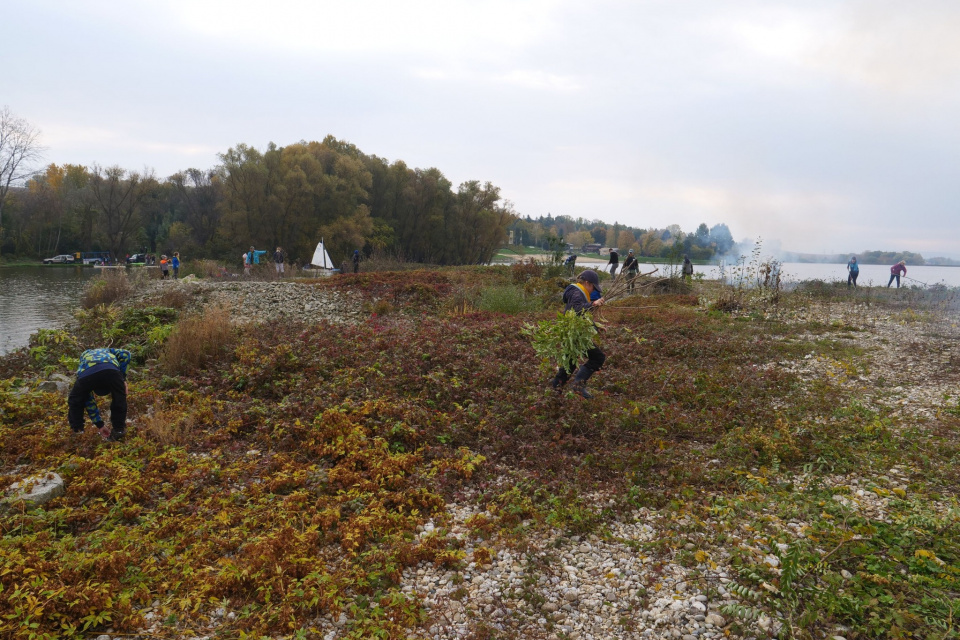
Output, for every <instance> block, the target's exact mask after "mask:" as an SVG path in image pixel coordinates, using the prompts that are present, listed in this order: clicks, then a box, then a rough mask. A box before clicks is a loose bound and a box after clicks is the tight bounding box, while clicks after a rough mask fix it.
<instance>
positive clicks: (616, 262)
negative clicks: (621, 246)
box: [607, 249, 620, 278]
mask: <svg viewBox="0 0 960 640" xmlns="http://www.w3.org/2000/svg"><path fill="white" fill-rule="evenodd" d="M607 264H608V265H610V275H611V276H612V277H614V278H616V277H617V269H618V268H619V267H620V254H619V253H617V250H616V249H610V259H609V260H607Z"/></svg>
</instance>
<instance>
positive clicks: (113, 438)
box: [105, 431, 125, 442]
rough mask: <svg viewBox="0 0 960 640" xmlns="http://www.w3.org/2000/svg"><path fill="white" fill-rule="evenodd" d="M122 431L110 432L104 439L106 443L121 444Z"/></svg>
mask: <svg viewBox="0 0 960 640" xmlns="http://www.w3.org/2000/svg"><path fill="white" fill-rule="evenodd" d="M124 435H125V434H124V432H123V431H111V432H110V435H109V436H107V437H106V438H105V440H106V441H107V442H123V439H124Z"/></svg>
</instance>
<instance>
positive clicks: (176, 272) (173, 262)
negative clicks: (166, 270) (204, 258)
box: [170, 251, 180, 280]
mask: <svg viewBox="0 0 960 640" xmlns="http://www.w3.org/2000/svg"><path fill="white" fill-rule="evenodd" d="M170 266H172V267H173V279H174V280H179V279H180V252H179V251H174V252H173V257H172V258H171V259H170Z"/></svg>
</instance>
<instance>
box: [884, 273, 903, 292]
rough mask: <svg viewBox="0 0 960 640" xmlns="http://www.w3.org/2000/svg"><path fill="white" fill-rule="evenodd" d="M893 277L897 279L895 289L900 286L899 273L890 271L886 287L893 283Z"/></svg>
mask: <svg viewBox="0 0 960 640" xmlns="http://www.w3.org/2000/svg"><path fill="white" fill-rule="evenodd" d="M894 278H896V279H897V289H899V288H900V274H899V273H891V274H890V281H889V282H887V288H889V287H890V285H891V284H893V279H894Z"/></svg>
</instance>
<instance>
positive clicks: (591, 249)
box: [580, 242, 602, 253]
mask: <svg viewBox="0 0 960 640" xmlns="http://www.w3.org/2000/svg"><path fill="white" fill-rule="evenodd" d="M601 248H602V247H601V245H600V243H599V242H594V243H591V244H585V245H583V247H581V248H580V250H581V251H583V252H584V253H600V249H601Z"/></svg>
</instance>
